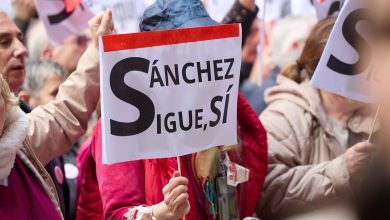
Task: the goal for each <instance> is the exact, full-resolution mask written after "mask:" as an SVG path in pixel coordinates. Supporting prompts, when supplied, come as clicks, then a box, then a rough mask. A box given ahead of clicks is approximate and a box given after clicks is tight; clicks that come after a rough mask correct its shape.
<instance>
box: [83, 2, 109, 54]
mask: <svg viewBox="0 0 390 220" xmlns="http://www.w3.org/2000/svg"><path fill="white" fill-rule="evenodd" d="M88 25H89V30H90V31H91V35H92V45H93V46H94V47H96V48H98V47H99V36H103V35H110V34H112V33H113V31H114V29H115V28H114V23H113V22H112V11H111V9H107V10H106V11H104V12H101V13H99V14H97V15H96V16H95V17H93V18H92V19H91V20H89V21H88Z"/></svg>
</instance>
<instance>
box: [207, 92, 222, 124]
mask: <svg viewBox="0 0 390 220" xmlns="http://www.w3.org/2000/svg"><path fill="white" fill-rule="evenodd" d="M222 100H223V97H222V96H215V97H214V98H213V99H212V100H211V103H210V108H211V111H212V112H213V113H214V114H215V116H217V119H215V121H210V127H215V126H217V125H218V124H219V121H220V120H221V110H219V108H218V107H217V106H216V104H217V102H222Z"/></svg>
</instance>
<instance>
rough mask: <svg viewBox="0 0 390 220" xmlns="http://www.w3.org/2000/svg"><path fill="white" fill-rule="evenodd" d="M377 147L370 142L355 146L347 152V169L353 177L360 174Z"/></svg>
mask: <svg viewBox="0 0 390 220" xmlns="http://www.w3.org/2000/svg"><path fill="white" fill-rule="evenodd" d="M373 152H375V147H374V145H372V144H371V143H369V142H361V143H357V144H355V145H354V146H353V147H351V148H349V149H348V150H347V151H346V152H345V159H346V163H347V168H348V171H349V173H350V175H351V176H353V175H355V174H358V173H359V172H360V171H362V169H363V168H364V167H366V165H367V164H368V162H369V160H370V158H371V157H370V156H371V155H372V153H373Z"/></svg>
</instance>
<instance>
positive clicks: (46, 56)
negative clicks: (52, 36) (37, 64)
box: [41, 45, 53, 61]
mask: <svg viewBox="0 0 390 220" xmlns="http://www.w3.org/2000/svg"><path fill="white" fill-rule="evenodd" d="M41 58H42V59H43V60H49V61H50V60H52V59H53V47H52V46H51V45H47V46H45V47H44V48H43V49H42V51H41Z"/></svg>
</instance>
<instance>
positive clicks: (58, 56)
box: [45, 34, 90, 73]
mask: <svg viewBox="0 0 390 220" xmlns="http://www.w3.org/2000/svg"><path fill="white" fill-rule="evenodd" d="M89 41H90V38H89V37H88V36H87V35H85V34H82V35H78V36H72V37H70V38H68V39H66V40H65V41H63V42H62V43H61V44H60V45H58V46H56V47H54V48H53V50H52V51H51V53H50V55H49V56H50V57H45V59H47V60H51V61H53V62H56V63H58V64H60V65H61V66H63V67H64V68H65V69H66V70H67V71H68V72H69V73H71V72H73V71H74V70H76V67H77V63H78V61H79V59H80V57H81V55H82V54H83V53H84V51H85V50H86V49H87V46H88V43H89Z"/></svg>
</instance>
